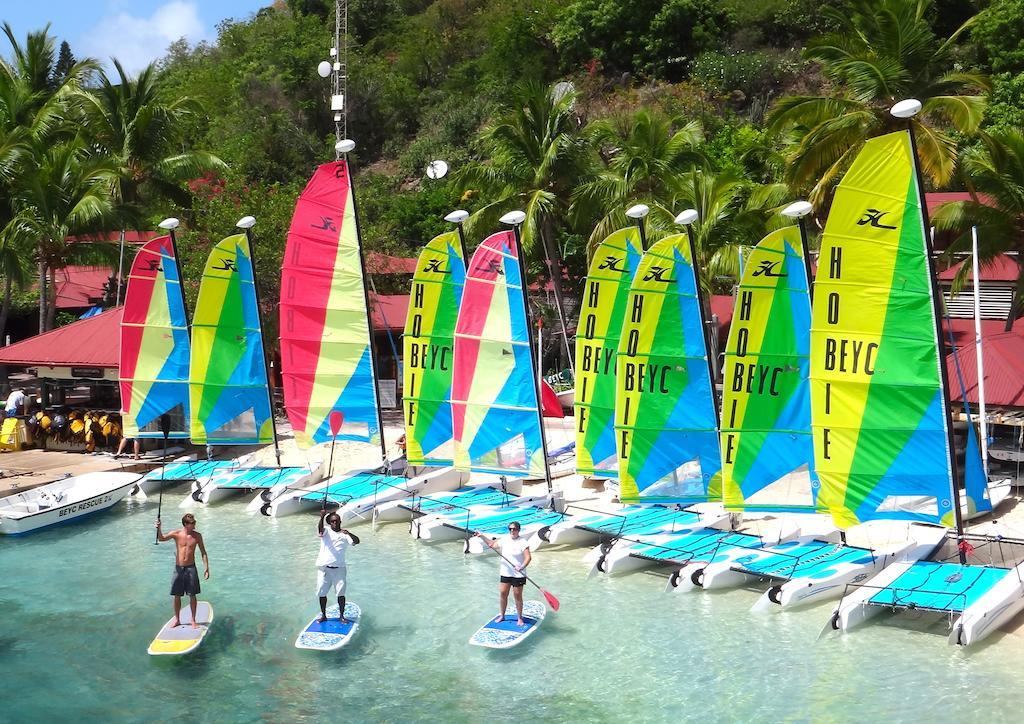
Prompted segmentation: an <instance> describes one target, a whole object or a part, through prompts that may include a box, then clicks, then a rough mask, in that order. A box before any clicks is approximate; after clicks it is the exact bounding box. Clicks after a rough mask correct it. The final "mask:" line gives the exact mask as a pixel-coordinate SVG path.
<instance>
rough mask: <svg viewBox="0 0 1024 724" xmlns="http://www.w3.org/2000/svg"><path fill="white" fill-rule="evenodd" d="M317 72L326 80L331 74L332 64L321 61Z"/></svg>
mask: <svg viewBox="0 0 1024 724" xmlns="http://www.w3.org/2000/svg"><path fill="white" fill-rule="evenodd" d="M316 72H317V73H318V74H319V75H320V77H321V78H326V77H327V76H329V75H330V74H331V63H330V61H328V60H321V61H320V65H318V66H317V67H316Z"/></svg>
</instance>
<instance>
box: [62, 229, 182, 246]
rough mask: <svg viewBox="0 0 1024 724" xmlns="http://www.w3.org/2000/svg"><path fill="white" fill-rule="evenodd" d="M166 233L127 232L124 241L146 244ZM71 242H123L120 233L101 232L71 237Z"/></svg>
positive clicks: (69, 239) (69, 238)
mask: <svg viewBox="0 0 1024 724" xmlns="http://www.w3.org/2000/svg"><path fill="white" fill-rule="evenodd" d="M166 233H167V232H166V231H125V232H124V241H125V243H126V244H145V243H146V242H147V241H152V240H153V239H155V238H156V237H158V236H163V235H164V234H166ZM67 240H68V241H69V242H76V241H89V242H95V241H107V242H113V243H118V242H120V241H121V232H120V231H101V232H98V233H96V234H82V235H81V236H69V237H68V238H67Z"/></svg>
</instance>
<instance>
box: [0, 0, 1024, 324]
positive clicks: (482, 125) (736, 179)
mask: <svg viewBox="0 0 1024 724" xmlns="http://www.w3.org/2000/svg"><path fill="white" fill-rule="evenodd" d="M333 6H334V3H333V1H332V0H287V2H281V1H280V0H279V1H278V2H276V3H275V4H274V5H273V6H271V7H267V8H265V9H263V10H261V11H259V12H258V13H256V14H254V15H253V16H252V17H249V18H246V19H233V20H226V21H224V22H223V23H222V24H221V25H220V26H219V28H218V34H217V39H216V41H214V42H212V43H209V44H200V45H198V46H196V47H189V46H188V45H186V44H185V43H184V42H179V43H177V44H175V45H174V46H172V47H171V48H170V49H169V51H168V53H167V55H166V57H165V58H163V59H162V60H161V61H159V62H158V63H157V64H156V67H155V69H154V77H153V79H152V82H153V83H154V85H155V86H156V87H157V89H158V90H157V92H158V94H159V98H160V99H161V101H162V102H163V103H164V104H167V105H174V104H182V105H183V109H184V110H183V111H182V112H181V113H180V114H179V116H180V117H178V118H176V119H175V123H176V129H175V131H174V133H173V134H170V135H169V136H168V138H169V141H170V143H171V144H172V145H173V147H174V148H176V149H178V150H180V151H187V152H189V153H198V154H199V156H198V157H197V159H196V160H197V161H202V162H203V163H204V164H205V165H204V171H203V172H202V173H197V174H195V175H194V176H192V177H190V178H189V180H188V182H187V183H184V184H183V183H180V182H179V183H177V185H176V186H175V184H174V183H171V184H170V187H167V186H166V185H163V186H161V185H159V184H149V187H151V188H152V189H153V191H154V193H151V194H149V195H148V196H147V195H145V194H140V195H138V196H137V197H136V198H132V199H130V200H131V202H132V208H133V211H134V212H135V214H136V218H137V219H139V223H140V224H141V226H142V228H152V227H153V225H154V224H155V222H156V221H158V220H159V219H160V218H162V217H164V216H166V215H170V214H172V213H173V214H175V215H179V216H181V217H182V220H183V233H182V235H181V248H182V253H183V257H184V260H185V265H186V269H185V274H186V276H187V278H190V279H193V280H195V279H197V278H198V275H199V270H200V267H201V264H202V262H203V260H204V258H205V253H206V251H207V250H208V249H209V248H210V246H211V245H212V243H213V242H214V241H215V240H216V239H218V238H220V237H222V236H224V235H226V234H227V233H230V232H231V230H232V229H233V223H234V221H235V220H236V219H237V218H238V217H240V216H242V215H243V214H249V213H251V214H253V215H255V216H256V217H257V219H258V224H257V227H256V229H255V231H256V238H257V243H258V245H259V255H260V264H261V276H262V277H263V278H264V288H265V289H266V290H267V292H268V294H267V296H268V300H267V303H268V305H271V304H273V303H274V302H275V297H276V285H277V275H278V271H279V269H280V259H281V254H282V250H283V245H284V239H285V233H286V230H287V227H288V223H289V219H290V215H291V211H292V207H293V204H294V202H295V198H296V197H297V195H298V193H299V191H300V190H301V189H302V187H303V185H304V184H305V182H306V180H307V179H308V177H309V175H310V173H311V171H312V169H313V168H314V167H315V165H316V164H318V163H322V162H324V161H327V160H331V159H333V157H334V152H333V142H334V123H333V120H332V118H331V113H330V111H329V110H328V105H329V93H330V89H329V82H328V81H326V80H324V79H321V78H320V77H319V76H318V75H317V73H316V66H317V64H318V63H319V62H320V61H322V60H325V59H327V49H328V48H329V47H330V46H331V44H332V33H333V27H332V26H333V21H334V9H333ZM349 18H350V41H351V50H350V58H349V89H348V90H349V95H348V98H347V104H348V129H347V135H348V136H349V137H351V138H353V139H354V140H356V142H357V144H358V145H357V148H356V151H355V152H354V153H353V154H352V159H353V161H354V164H355V169H356V193H357V198H358V203H359V210H360V216H361V225H362V233H363V239H364V243H365V245H366V247H367V248H368V249H372V250H377V251H381V252H385V253H389V254H396V255H414V254H415V253H417V251H418V250H419V248H420V247H421V246H422V245H423V244H424V243H425V242H426V241H427V240H428V239H429V238H430V237H431V236H433V235H434V234H437V233H439V232H440V231H442V230H443V229H444V227H445V223H444V222H443V221H442V216H443V215H444V214H445V213H447V212H448V211H450V210H452V209H453V208H456V207H462V208H466V209H467V210H469V211H470V212H472V213H473V216H472V217H471V223H470V224H469V227H468V231H469V234H470V237H471V238H470V241H471V243H475V242H477V241H479V239H481V238H482V237H483V236H484V235H486V234H487V233H490V232H491V231H493V230H494V229H495V228H496V226H495V220H496V218H497V217H498V216H500V214H501V213H503V212H505V211H508V210H510V209H512V208H523V209H524V210H526V211H527V214H528V220H527V224H526V226H525V227H524V243H525V246H526V247H527V251H528V253H529V254H530V258H531V260H532V261H531V263H532V265H533V268H534V271H535V272H537V273H539V274H544V273H546V271H547V267H546V265H545V264H544V263H543V259H544V249H545V248H547V249H548V255H549V256H552V257H555V258H559V257H560V258H563V259H564V260H565V264H566V267H567V272H568V274H569V276H570V278H571V279H573V280H578V279H579V278H580V277H581V276H582V275H583V274H584V273H585V266H586V260H587V250H588V248H591V247H592V245H593V244H595V243H596V242H597V241H599V240H600V238H601V237H602V236H603V235H604V234H606V233H608V232H609V231H611V230H612V229H614V228H616V227H617V226H619V225H622V224H625V223H626V218H625V216H624V214H623V211H624V210H625V208H626V207H628V206H629V205H632V204H634V203H638V202H643V203H646V204H648V205H650V206H651V208H652V213H651V216H650V217H649V219H648V223H649V228H650V237H651V238H652V239H656V238H658V237H659V236H661V235H664V234H666V233H668V232H669V231H670V229H671V220H672V218H673V217H674V215H675V214H676V213H678V212H679V211H680V210H682V209H684V208H687V207H693V208H696V209H697V210H698V211H699V212H700V214H701V219H700V221H699V223H698V227H697V237H698V245H699V249H698V255H699V257H700V263H701V265H702V267H704V269H705V270H706V271H707V272H708V274H707V275H706V277H705V278H706V280H707V281H706V283H707V284H708V285H709V286H710V287H712V288H714V289H717V290H726V289H728V288H729V287H730V286H731V284H732V280H731V277H732V275H734V274H735V272H736V267H737V246H741V245H750V244H753V243H755V242H756V241H757V240H758V238H759V237H760V236H761V235H762V234H763V233H765V232H766V231H767V230H768V229H770V228H772V227H773V226H776V225H778V224H779V223H780V219H779V217H778V215H777V213H775V212H776V211H777V210H778V208H779V207H780V206H782V205H784V204H785V203H788V202H789V201H791V200H793V199H795V198H808V199H809V200H811V201H812V202H813V203H814V205H815V216H814V222H815V224H817V225H818V227H819V228H820V225H821V224H822V223H823V222H824V219H825V217H826V215H827V211H828V207H829V203H830V198H831V192H832V189H833V188H834V186H835V184H836V183H837V182H838V180H839V179H840V178H841V176H842V173H843V171H844V170H845V168H846V167H847V166H848V165H849V163H850V161H851V160H852V157H853V155H854V154H855V153H856V151H857V149H858V148H859V147H860V144H861V143H863V141H864V140H865V139H866V138H868V137H870V136H872V135H876V134H878V133H880V132H884V131H885V130H891V129H894V128H897V127H898V125H897V123H896V122H895V121H894V120H893V119H891V118H890V117H889V116H888V114H887V109H888V107H889V106H890V105H891V104H892V103H893V102H895V101H897V100H901V99H903V98H905V97H911V96H913V97H917V98H919V99H920V100H922V101H923V102H924V104H925V106H924V113H923V114H922V115H921V116H920V117H919V118H918V119H916V120H915V122H914V125H915V131H916V133H917V134H918V143H919V146H920V151H921V155H922V165H923V170H924V172H925V177H926V184H927V185H928V186H929V188H930V189H935V190H973V189H974V188H975V187H976V185H977V183H975V181H974V180H973V179H972V174H980V176H979V177H978V178H979V181H978V183H981V184H984V185H985V188H986V193H987V194H988V195H989V197H990V198H995V199H997V201H998V203H999V208H998V209H996V210H994V211H993V213H992V214H990V215H989V216H992V217H993V218H992V224H993V225H992V227H991V229H992V231H993V233H992V235H991V236H990V237H989V238H988V239H987V242H986V253H987V254H994V253H997V252H999V251H1003V250H1006V249H1017V248H1018V247H1019V246H1021V244H1022V240H1024V234H1021V233H1018V234H1016V235H1009V234H1008V233H1007V229H1009V228H1017V229H1018V230H1019V229H1021V225H1022V222H1021V217H1020V214H1021V213H1022V212H1024V210H1022V209H1017V208H1014V207H1013V206H1012V204H1013V199H1014V198H1016V197H1015V195H1014V192H1015V191H1018V190H1020V189H1024V169H1022V168H1020V167H1019V166H1012V164H1011V165H1010V166H1011V167H1008V168H1007V169H1006V171H1005V173H1003V174H1001V175H1000V174H995V175H993V173H992V172H991V171H990V170H986V169H987V168H988V166H987V165H986V160H991V159H993V158H999V159H1004V158H1015V156H1014V151H1015V149H1016V146H1015V145H1014V144H1015V139H1019V137H1020V134H1021V131H1020V128H1021V126H1024V107H1022V104H1021V100H1020V99H1021V98H1022V97H1024V4H1022V3H1020V2H1019V0H991V1H987V0H765V1H764V2H758V3H750V2H746V1H745V0H635V1H634V2H628V3H627V2H620V1H619V0H559V1H557V2H556V1H555V0H520V1H519V2H514V3H513V2H507V1H505V0H434V1H431V0H352V2H350V5H349ZM12 40H13V39H12ZM90 83H91V81H89V80H88V79H84V80H83V81H82V85H83V87H85V88H86V90H88V88H89V86H90ZM183 99H187V101H183ZM185 110H187V111H188V112H185ZM200 149H201V150H202V151H201V152H200ZM0 150H2V148H0ZM153 158H155V156H154V157H153ZM435 158H440V159H444V160H446V161H447V162H448V163H449V164H450V165H451V169H452V170H451V173H450V174H449V175H448V176H447V177H445V178H444V179H443V180H434V181H432V180H429V179H427V178H426V177H425V174H424V169H425V167H426V165H427V163H428V162H429V161H430V160H432V159H435ZM218 159H219V162H218ZM2 160H3V159H2V157H0V161H2ZM220 162H222V163H220ZM122 171H123V169H122ZM113 173H114V174H115V176H116V175H117V174H118V169H117V168H115V169H113ZM999 184H1002V185H1003V186H1004V187H1008V188H999V189H996V190H993V189H992V186H993V185H996V186H998V185H999ZM157 191H159V193H157ZM999 191H1002V192H1005V193H999ZM119 199H120V197H118V198H115V201H116V202H119ZM117 205H118V204H117V203H115V207H116V206H117ZM115 211H116V209H115ZM996 211H998V212H999V214H1001V216H999V218H998V219H995V218H994V214H995V212H996ZM980 213H981V212H979V211H978V205H977V204H974V205H973V206H972V205H970V204H968V205H966V206H965V205H960V206H958V207H956V208H951V209H948V210H945V211H944V213H942V214H940V215H939V218H938V219H937V223H938V224H940V225H942V226H943V228H949V229H954V230H958V231H960V232H963V231H964V230H965V229H966V227H967V226H969V224H970V223H972V221H981V222H982V223H985V221H986V220H985V219H981V218H977V217H978V216H979V214H980ZM986 218H988V217H986ZM1014 224H1016V227H1014ZM997 229H998V234H997V233H996V230H997ZM983 233H984V230H983ZM0 261H2V259H0ZM54 263H55V264H56V263H58V262H56V261H55V262H54ZM6 278H8V279H11V278H12V277H11V276H7V277H6ZM377 284H378V288H380V290H381V291H382V292H386V291H395V292H397V291H402V290H401V289H400V288H399V287H398V286H397V285H396V282H395V280H394V279H388V278H385V277H381V278H379V279H377ZM16 286H17V284H16ZM193 286H194V285H193ZM192 293H194V289H193V290H192Z"/></svg>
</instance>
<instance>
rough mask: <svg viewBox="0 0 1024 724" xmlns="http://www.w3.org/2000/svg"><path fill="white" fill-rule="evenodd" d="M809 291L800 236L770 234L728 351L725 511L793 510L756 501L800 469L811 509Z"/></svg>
mask: <svg viewBox="0 0 1024 724" xmlns="http://www.w3.org/2000/svg"><path fill="white" fill-rule="evenodd" d="M807 291H808V280H807V267H806V265H805V263H804V258H803V245H802V244H801V241H800V229H799V228H798V227H796V226H788V227H786V228H783V229H779V230H777V231H773V232H772V233H770V234H768V235H767V236H766V237H765V238H764V239H762V240H761V242H760V243H759V244H758V245H757V246H755V247H754V249H753V250H752V251H751V253H750V255H749V257H748V258H747V260H746V264H745V265H744V271H743V275H742V277H741V279H740V284H739V289H738V290H737V294H736V303H735V309H734V312H733V316H732V323H731V324H730V327H729V341H728V342H727V343H726V347H725V364H724V371H723V374H722V382H723V391H722V427H721V430H722V491H723V500H724V502H725V504H726V506H728V507H731V508H746V509H748V510H750V509H754V508H757V509H759V510H766V509H784V508H792V507H794V506H795V502H791V501H779V500H777V496H776V498H774V499H773V498H772V497H768V498H766V497H765V496H766V495H769V494H770V491H766V492H765V495H762V496H759V497H757V498H756V499H752V496H755V495H756V494H757V493H758V492H760V491H762V490H765V489H766V488H767V487H768V486H770V485H771V484H772V483H774V482H776V481H778V480H779V479H780V478H782V477H783V476H785V475H786V474H788V473H791V472H793V471H795V470H797V469H798V468H800V467H801V466H807V467H808V472H809V473H810V480H809V489H808V491H807V493H808V495H807V497H806V498H805V500H806V504H805V505H806V506H807V507H809V506H813V504H814V497H815V494H816V492H817V488H816V485H817V481H816V479H815V478H814V475H813V468H814V441H813V438H812V436H811V397H810V381H809V379H808V377H809V373H810V347H811V335H810V328H811V302H810V297H809V296H808V293H807ZM774 503H779V504H778V505H776V504H774ZM782 503H785V505H782Z"/></svg>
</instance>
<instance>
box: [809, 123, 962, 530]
mask: <svg viewBox="0 0 1024 724" xmlns="http://www.w3.org/2000/svg"><path fill="white" fill-rule="evenodd" d="M922 201H923V200H922V199H921V196H920V193H919V186H918V183H917V179H916V174H915V159H914V157H913V148H912V144H911V139H910V136H909V134H908V133H907V132H905V131H900V132H897V133H891V134H888V135H885V136H880V137H878V138H874V139H872V140H870V141H868V142H867V143H866V144H865V146H864V148H863V149H862V150H861V152H860V153H859V154H858V156H857V158H856V160H855V161H854V163H853V165H852V166H851V168H850V170H849V171H848V172H847V174H846V176H845V178H844V179H843V181H842V183H841V184H840V185H839V187H838V189H837V191H836V195H835V200H834V201H833V203H832V209H831V211H830V213H829V217H828V223H827V224H826V226H825V233H824V238H823V240H822V245H821V253H820V256H819V258H818V272H817V275H816V277H815V286H814V310H813V314H812V327H811V405H812V407H811V421H812V425H813V431H814V451H815V467H816V469H817V473H818V476H819V478H820V481H821V490H820V492H819V494H818V503H819V504H820V505H821V506H822V507H824V508H827V509H828V511H829V512H830V513H831V514H832V517H833V519H834V520H835V522H836V524H837V525H839V526H842V527H846V526H850V525H854V524H857V523H860V522H864V521H868V520H873V519H877V518H895V519H910V520H923V521H931V522H942V523H946V524H948V523H950V522H952V506H953V505H954V504H955V501H956V499H955V497H954V496H953V490H954V487H953V472H952V462H951V458H950V451H949V449H948V440H949V437H948V427H947V425H948V424H949V422H948V420H949V417H948V414H947V409H946V408H947V404H948V402H947V397H946V393H945V390H944V389H943V378H942V374H941V371H940V365H941V364H943V360H942V359H941V358H940V354H939V346H938V339H937V333H936V319H935V306H934V300H933V297H932V295H933V286H932V280H931V276H930V274H931V272H930V268H931V265H930V263H929V259H928V253H929V244H928V239H927V236H926V233H925V225H924V215H923V212H922ZM908 498H909V499H915V500H921V499H926V500H934V506H931V505H929V506H928V507H929V509H928V510H922V509H921V506H917V507H916V508H914V509H913V510H908V509H907V507H906V506H902V505H901V501H906V500H907V499H908Z"/></svg>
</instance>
